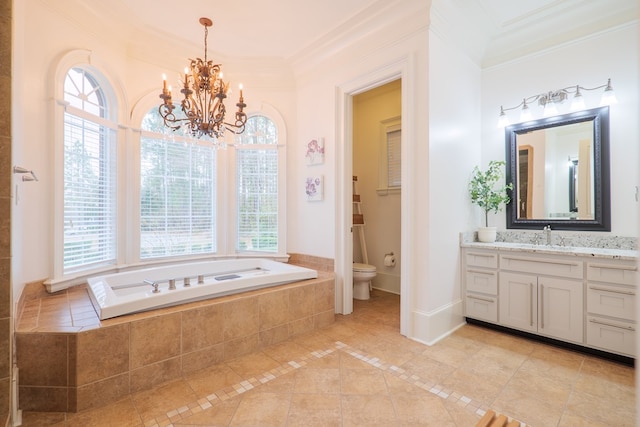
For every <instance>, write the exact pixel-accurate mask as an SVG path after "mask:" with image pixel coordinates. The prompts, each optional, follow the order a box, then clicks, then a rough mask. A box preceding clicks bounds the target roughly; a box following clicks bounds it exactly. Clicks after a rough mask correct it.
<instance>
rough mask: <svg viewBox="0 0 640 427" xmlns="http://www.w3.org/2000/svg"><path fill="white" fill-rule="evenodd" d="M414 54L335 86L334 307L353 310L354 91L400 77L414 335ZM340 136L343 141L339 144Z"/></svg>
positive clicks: (405, 321) (405, 304)
mask: <svg viewBox="0 0 640 427" xmlns="http://www.w3.org/2000/svg"><path fill="white" fill-rule="evenodd" d="M413 70H414V59H413V56H412V55H408V56H406V57H403V58H401V59H400V60H398V61H396V62H393V63H390V64H388V65H386V66H384V67H380V68H378V69H377V70H375V71H373V72H370V73H367V74H364V75H361V76H359V77H356V78H354V79H353V80H350V81H348V82H346V83H344V84H342V85H339V86H337V87H336V157H335V158H336V165H335V170H336V238H335V241H336V250H335V253H336V257H335V266H334V268H335V272H336V312H337V313H340V314H344V315H347V314H351V313H352V312H353V267H352V264H353V224H352V222H353V215H352V213H353V212H352V211H353V208H352V177H353V97H354V96H355V95H358V94H360V93H362V92H366V91H368V90H370V89H373V88H375V87H378V86H381V85H383V84H386V83H389V82H391V81H394V80H397V79H401V81H402V84H401V97H402V100H401V106H402V107H401V108H402V113H401V115H402V117H401V123H402V125H401V126H402V135H401V138H402V139H401V144H402V147H401V155H402V159H403V161H402V172H401V180H402V192H401V199H400V206H401V214H400V221H401V226H400V229H401V231H400V234H401V236H400V241H401V243H400V249H401V253H402V262H401V267H400V333H401V334H402V335H405V336H411V335H412V333H411V328H410V321H409V319H410V315H411V307H410V305H409V301H411V300H412V292H413V290H412V289H411V287H410V286H409V284H410V283H415V281H414V280H413V275H412V270H413V268H414V267H413V264H414V263H413V259H414V258H413V253H414V250H413V241H412V239H411V238H410V236H411V233H412V231H413V230H415V225H414V221H415V220H414V218H413V215H412V212H413V209H412V206H413V197H412V194H413V188H414V186H413V183H412V180H411V179H410V177H411V176H413V170H414V166H413V162H412V156H411V153H412V152H414V151H415V148H414V146H415V145H414V138H413V135H414V131H413V128H414V126H415V125H414V124H415V118H414V108H412V105H414V102H413V101H414V95H413V93H414V89H415V87H416V81H415V73H414V72H413ZM340 141H342V144H340Z"/></svg>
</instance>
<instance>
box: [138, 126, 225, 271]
mask: <svg viewBox="0 0 640 427" xmlns="http://www.w3.org/2000/svg"><path fill="white" fill-rule="evenodd" d="M215 168H216V151H215V148H214V147H212V146H205V145H199V144H196V143H184V142H177V141H173V140H170V139H164V138H161V137H157V138H154V137H146V136H145V137H142V139H141V142H140V177H141V181H140V258H141V259H145V258H155V257H166V256H180V255H193V254H204V253H213V252H215V251H216V232H215V230H216V229H215V222H216V180H215V176H216V173H215V170H216V169H215Z"/></svg>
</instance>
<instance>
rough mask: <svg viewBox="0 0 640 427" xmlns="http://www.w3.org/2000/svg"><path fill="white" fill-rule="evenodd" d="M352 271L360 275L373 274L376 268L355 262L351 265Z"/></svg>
mask: <svg viewBox="0 0 640 427" xmlns="http://www.w3.org/2000/svg"><path fill="white" fill-rule="evenodd" d="M353 271H357V272H360V273H373V272H375V271H376V266H375V265H369V264H361V263H358V262H355V263H353Z"/></svg>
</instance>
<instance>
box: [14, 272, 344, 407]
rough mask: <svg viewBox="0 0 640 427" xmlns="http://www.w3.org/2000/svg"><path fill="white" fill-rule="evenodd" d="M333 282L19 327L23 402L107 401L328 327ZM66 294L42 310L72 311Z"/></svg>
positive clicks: (326, 278)
mask: <svg viewBox="0 0 640 427" xmlns="http://www.w3.org/2000/svg"><path fill="white" fill-rule="evenodd" d="M334 284H335V278H334V276H333V274H328V273H321V274H320V277H319V278H318V279H313V280H306V281H302V282H298V283H294V284H289V285H282V286H277V287H274V288H269V289H261V290H257V291H252V292H248V293H245V294H238V295H233V296H227V297H223V298H220V299H214V300H208V301H200V302H197V303H191V304H185V305H183V306H179V307H172V308H167V309H162V310H157V311H154V312H149V313H142V314H138V315H131V316H125V317H122V318H118V319H110V321H103V322H101V323H100V326H98V327H94V328H89V329H88V330H82V331H80V332H76V333H64V332H63V331H64V329H65V328H69V327H68V326H60V327H59V330H58V331H55V330H53V331H48V330H33V331H22V330H21V328H19V329H18V332H17V336H16V338H17V362H18V366H19V367H20V408H21V409H23V410H30V411H44V412H46V411H71V412H74V411H80V410H83V409H88V408H94V407H98V406H102V405H105V404H108V403H111V402H113V401H116V400H118V399H120V398H122V397H123V396H125V395H127V394H129V393H135V392H138V391H142V390H148V389H150V388H152V387H155V386H157V385H158V384H161V383H164V382H167V381H170V380H173V379H176V378H179V377H181V376H182V375H185V374H189V373H192V372H194V371H197V370H199V369H203V368H205V367H208V366H211V365H214V364H217V363H220V362H223V361H227V360H231V359H234V358H236V357H239V356H243V355H245V354H248V353H251V352H255V351H258V350H260V349H261V348H263V347H266V346H268V345H271V344H275V343H278V342H282V341H284V340H286V339H288V338H291V337H293V336H295V335H298V334H301V333H305V332H309V331H312V330H315V329H319V328H322V327H325V326H327V325H329V324H331V323H332V322H333V321H334ZM72 294H74V295H75V294H80V293H72ZM62 296H63V295H50V296H47V297H46V298H45V299H43V301H42V302H41V303H40V307H41V308H40V310H41V313H40V315H44V316H47V317H48V316H54V317H55V313H56V309H55V307H56V306H57V307H58V308H60V306H61V304H67V303H71V304H72V310H73V304H74V303H73V301H72V299H69V300H67V299H66V298H62ZM45 300H46V301H47V302H45ZM63 300H64V302H63ZM78 304H84V302H82V301H80V302H78ZM43 309H45V310H44V312H42V310H43ZM67 310H68V309H67ZM43 352H46V354H47V357H46V358H43Z"/></svg>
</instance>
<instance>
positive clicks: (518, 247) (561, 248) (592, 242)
mask: <svg viewBox="0 0 640 427" xmlns="http://www.w3.org/2000/svg"><path fill="white" fill-rule="evenodd" d="M538 234H539V232H538ZM535 235H536V232H535V231H521V232H519V231H499V232H498V237H497V239H496V242H493V243H482V242H478V241H477V237H476V234H475V233H471V232H468V233H460V247H462V248H477V249H499V250H502V251H512V252H528V253H537V254H547V255H563V256H581V257H585V256H590V257H593V258H601V259H619V260H627V261H637V260H638V258H639V253H638V250H637V249H636V247H637V244H636V239H635V238H633V237H620V236H611V235H602V234H597V233H562V232H557V231H554V235H553V238H552V243H554V242H560V243H562V244H559V245H558V244H551V245H545V244H543V243H538V244H536V243H531V242H532V241H535V239H534V237H535ZM567 242H568V243H567Z"/></svg>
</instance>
